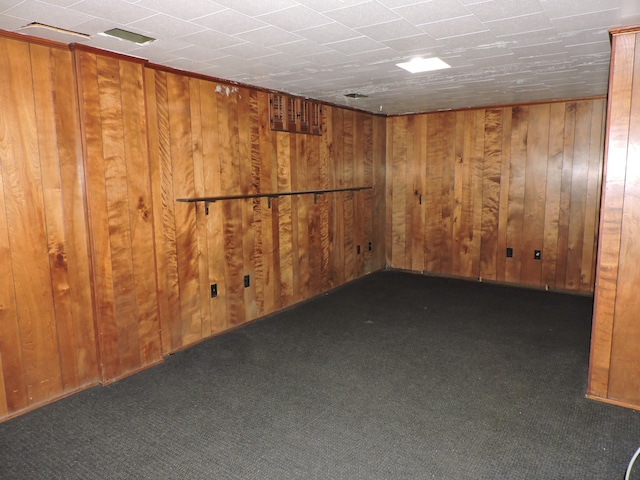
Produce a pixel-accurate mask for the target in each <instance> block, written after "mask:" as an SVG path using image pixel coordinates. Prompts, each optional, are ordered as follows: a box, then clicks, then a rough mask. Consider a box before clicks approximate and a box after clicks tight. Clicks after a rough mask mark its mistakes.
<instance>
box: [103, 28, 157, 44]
mask: <svg viewBox="0 0 640 480" xmlns="http://www.w3.org/2000/svg"><path fill="white" fill-rule="evenodd" d="M99 35H103V36H107V37H114V38H117V39H118V40H125V41H127V42H133V43H135V44H136V45H147V44H148V43H151V42H155V40H156V39H155V38H151V37H147V36H146V35H141V34H139V33H134V32H129V31H128V30H122V29H121V28H112V29H111V30H106V31H104V32H102V33H100V34H99Z"/></svg>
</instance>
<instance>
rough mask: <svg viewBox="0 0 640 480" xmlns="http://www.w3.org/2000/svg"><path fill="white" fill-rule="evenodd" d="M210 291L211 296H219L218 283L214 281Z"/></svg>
mask: <svg viewBox="0 0 640 480" xmlns="http://www.w3.org/2000/svg"><path fill="white" fill-rule="evenodd" d="M210 291H211V298H216V297H217V296H218V284H217V283H212V284H211V290H210Z"/></svg>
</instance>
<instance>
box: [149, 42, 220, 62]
mask: <svg viewBox="0 0 640 480" xmlns="http://www.w3.org/2000/svg"><path fill="white" fill-rule="evenodd" d="M150 45H153V44H150ZM166 53H168V54H170V55H173V56H174V57H180V58H190V59H191V60H194V61H196V62H207V61H211V60H215V59H216V58H220V57H224V56H225V55H224V54H223V53H221V50H211V49H210V48H206V47H201V46H199V45H188V46H186V47H184V46H182V47H180V48H174V49H173V50H169V51H167V52H166Z"/></svg>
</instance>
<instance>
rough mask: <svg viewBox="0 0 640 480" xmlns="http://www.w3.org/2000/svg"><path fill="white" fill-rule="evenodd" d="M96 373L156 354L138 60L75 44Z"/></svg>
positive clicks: (143, 362) (117, 372) (111, 372)
mask: <svg viewBox="0 0 640 480" xmlns="http://www.w3.org/2000/svg"><path fill="white" fill-rule="evenodd" d="M76 65H77V70H78V88H79V95H80V117H81V119H82V126H83V129H82V131H83V134H84V163H85V172H86V185H87V206H88V218H89V231H90V242H91V245H90V248H91V259H92V265H93V272H94V275H93V286H94V295H95V302H96V308H95V321H96V325H97V329H98V334H99V348H100V364H101V368H102V381H103V382H110V381H113V380H116V379H117V378H119V377H122V376H124V375H128V374H131V373H133V372H135V371H137V370H139V369H140V368H143V367H145V366H148V365H151V364H153V363H156V362H159V361H160V360H161V358H162V357H161V342H160V328H159V322H158V300H157V288H156V268H155V255H154V241H153V222H152V219H153V217H152V209H153V205H152V200H151V178H150V171H149V154H148V147H147V123H146V111H145V98H144V73H143V72H144V66H143V64H142V62H134V61H131V60H127V59H122V58H118V57H115V56H109V55H101V54H97V53H95V52H93V51H85V50H76Z"/></svg>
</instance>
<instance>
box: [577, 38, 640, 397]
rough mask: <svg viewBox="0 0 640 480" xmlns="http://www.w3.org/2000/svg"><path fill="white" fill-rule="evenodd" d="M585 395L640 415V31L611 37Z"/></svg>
mask: <svg viewBox="0 0 640 480" xmlns="http://www.w3.org/2000/svg"><path fill="white" fill-rule="evenodd" d="M606 149H607V152H606V158H605V172H604V179H605V180H604V181H605V185H604V189H603V197H602V209H601V220H600V221H601V224H602V228H601V231H600V243H599V252H598V268H597V272H596V290H595V308H594V317H593V333H592V336H591V362H590V371H589V387H588V392H589V396H591V397H592V398H597V399H600V400H605V401H609V402H613V403H620V404H623V405H626V406H632V407H634V408H640V355H638V346H639V345H640V322H638V318H640V298H639V297H638V289H639V288H640V269H639V268H638V259H639V258H640V244H639V243H638V238H639V236H640V168H639V167H640V165H639V161H640V158H639V157H638V152H639V151H640V29H638V28H636V29H631V30H621V31H616V32H613V56H612V66H611V75H610V79H609V108H608V126H607V140H606Z"/></svg>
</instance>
